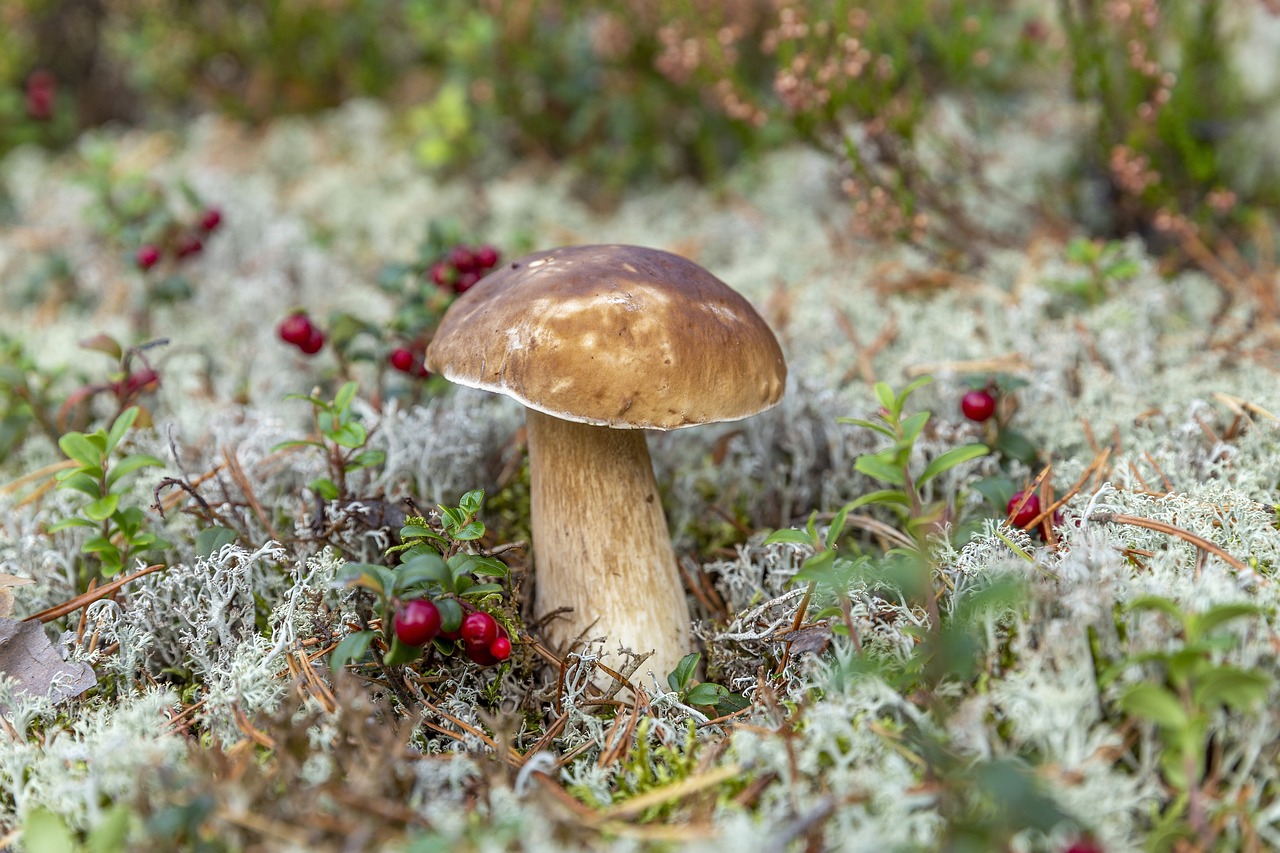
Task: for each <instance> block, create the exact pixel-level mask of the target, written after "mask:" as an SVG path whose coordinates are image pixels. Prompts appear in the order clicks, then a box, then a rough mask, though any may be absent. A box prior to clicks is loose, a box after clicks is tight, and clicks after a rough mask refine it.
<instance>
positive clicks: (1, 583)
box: [0, 574, 35, 617]
mask: <svg viewBox="0 0 1280 853" xmlns="http://www.w3.org/2000/svg"><path fill="white" fill-rule="evenodd" d="M29 583H35V581H33V580H32V579H31V578H20V577H18V576H17V575H5V574H0V617H4V616H12V615H13V589H12V588H13V587H15V586H23V585H24V584H29Z"/></svg>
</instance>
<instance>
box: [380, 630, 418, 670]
mask: <svg viewBox="0 0 1280 853" xmlns="http://www.w3.org/2000/svg"><path fill="white" fill-rule="evenodd" d="M421 656H422V646H411V645H409V644H408V643H402V642H400V638H399V637H393V638H392V640H391V648H390V649H388V650H387V654H386V655H385V656H384V657H383V658H382V662H383V663H384V664H386V665H387V666H399V665H400V664H404V663H408V662H409V661H411V660H417V659H418V658H420V657H421Z"/></svg>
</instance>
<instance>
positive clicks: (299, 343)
mask: <svg viewBox="0 0 1280 853" xmlns="http://www.w3.org/2000/svg"><path fill="white" fill-rule="evenodd" d="M276 332H277V334H279V335H280V340H282V341H284V342H285V343H287V344H293V345H294V346H295V347H297V348H298V349H300V350H302V351H303V352H304V353H305V354H307V355H315V354H316V353H318V352H320V349H321V348H322V347H323V346H324V340H325V339H324V332H322V331H321V330H320V328H319V327H318V326H316V324H315V323H313V322H311V318H310V317H308V316H307V314H306V312H305V311H295V312H294V313H292V314H290V315H289V316H288V317H285V318H284V319H283V320H281V321H280V325H279V326H278V327H277V329H276Z"/></svg>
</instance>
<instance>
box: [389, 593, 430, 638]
mask: <svg viewBox="0 0 1280 853" xmlns="http://www.w3.org/2000/svg"><path fill="white" fill-rule="evenodd" d="M391 625H392V627H393V628H394V629H395V632H396V638H397V639H399V640H400V642H402V643H404V644H405V645H406V646H425V645H426V644H427V643H429V642H431V641H432V640H434V639H435V638H436V636H437V635H438V634H439V633H440V610H439V609H438V608H437V607H436V606H435V604H433V603H432V602H430V601H427V600H426V599H425V598H415V599H414V600H413V601H406V602H405V603H404V604H402V605H401V606H400V609H399V610H397V611H396V615H395V616H394V617H392V620H391Z"/></svg>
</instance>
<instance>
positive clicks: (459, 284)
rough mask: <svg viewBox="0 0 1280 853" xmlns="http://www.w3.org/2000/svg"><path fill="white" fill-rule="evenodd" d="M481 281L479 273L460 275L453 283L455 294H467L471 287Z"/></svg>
mask: <svg viewBox="0 0 1280 853" xmlns="http://www.w3.org/2000/svg"><path fill="white" fill-rule="evenodd" d="M479 280H480V273H478V272H464V273H460V274H459V275H458V280H457V281H455V282H454V283H453V292H454V293H466V292H467V291H468V290H470V289H471V286H472V285H473V284H475V283H476V282H477V281H479Z"/></svg>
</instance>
